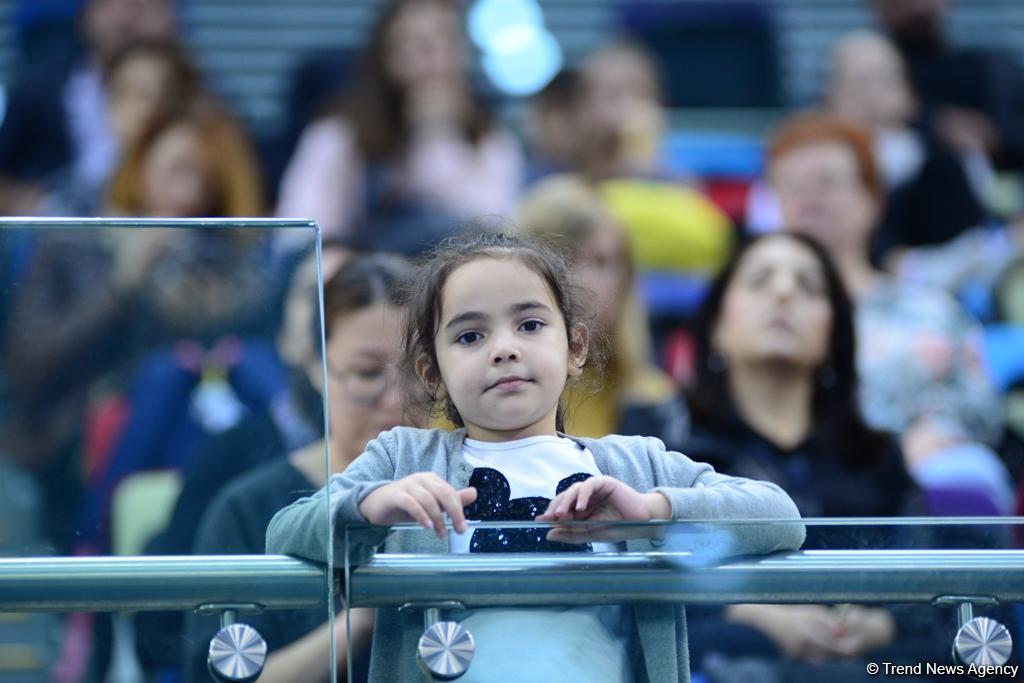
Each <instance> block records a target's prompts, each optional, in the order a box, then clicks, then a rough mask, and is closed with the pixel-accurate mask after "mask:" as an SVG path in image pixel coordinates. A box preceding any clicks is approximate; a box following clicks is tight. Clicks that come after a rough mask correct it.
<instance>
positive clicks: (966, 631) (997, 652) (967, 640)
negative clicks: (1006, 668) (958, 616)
mask: <svg viewBox="0 0 1024 683" xmlns="http://www.w3.org/2000/svg"><path fill="white" fill-rule="evenodd" d="M1012 650H1013V638H1012V637H1011V636H1010V631H1009V630H1008V629H1007V628H1006V627H1005V626H1003V625H1002V624H1000V623H999V622H998V621H996V620H995V619H989V618H988V617H975V618H973V619H971V620H970V621H968V622H967V623H966V624H964V625H963V626H961V627H960V629H959V630H958V631H957V632H956V638H955V639H954V640H953V655H954V657H956V658H957V659H959V660H960V661H961V662H963V663H964V664H974V665H975V666H1001V665H1002V664H1005V663H1006V660H1008V659H1009V658H1010V652H1011V651H1012Z"/></svg>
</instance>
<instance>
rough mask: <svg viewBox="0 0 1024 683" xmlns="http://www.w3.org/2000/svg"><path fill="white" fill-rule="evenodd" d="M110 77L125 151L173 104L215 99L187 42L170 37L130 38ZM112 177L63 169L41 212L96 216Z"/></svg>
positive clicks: (111, 111)
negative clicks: (184, 45)
mask: <svg viewBox="0 0 1024 683" xmlns="http://www.w3.org/2000/svg"><path fill="white" fill-rule="evenodd" d="M104 83H105V86H106V88H107V93H108V94H107V106H106V112H105V114H106V116H107V119H108V123H109V125H110V127H111V131H112V132H113V135H114V140H115V142H116V147H117V149H118V150H120V152H121V153H128V151H129V150H131V149H133V147H134V146H135V145H136V144H137V143H138V141H139V138H140V137H141V136H142V135H143V133H144V132H145V131H146V130H147V129H149V128H151V127H152V126H153V125H154V124H155V123H156V121H157V120H158V119H160V118H161V117H166V116H168V115H169V113H170V112H171V111H172V110H173V109H176V108H177V109H181V108H186V107H189V106H196V105H195V103H197V102H199V101H200V100H201V99H210V100H212V98H210V96H209V95H208V94H207V93H204V92H203V91H202V89H201V84H200V77H199V73H198V72H197V71H196V69H195V67H194V66H193V65H192V63H191V62H190V61H189V59H188V57H187V56H186V55H185V53H184V52H183V51H182V48H181V46H179V45H178V44H177V43H174V42H171V41H167V40H153V39H148V40H139V41H136V42H133V43H129V44H127V45H126V46H125V47H124V48H122V49H121V50H120V51H118V52H117V54H115V55H114V56H113V57H112V58H111V60H110V63H109V65H108V67H107V70H106V74H105V80H104ZM115 168H116V167H115ZM115 168H111V169H110V171H111V172H113V171H114V170H115ZM93 182H97V183H100V184H99V185H93V184H91V183H93ZM108 182H110V178H109V176H106V175H105V176H102V177H96V178H88V179H87V178H83V177H81V176H80V175H77V174H74V173H61V172H58V173H56V174H54V175H53V176H52V179H51V181H50V182H49V183H48V185H49V190H48V192H47V194H46V196H45V197H44V198H43V199H42V201H41V203H40V207H39V213H40V214H42V215H51V216H94V215H96V214H98V213H100V209H101V207H102V203H103V196H104V193H105V191H106V189H107V188H106V184H107V183H108Z"/></svg>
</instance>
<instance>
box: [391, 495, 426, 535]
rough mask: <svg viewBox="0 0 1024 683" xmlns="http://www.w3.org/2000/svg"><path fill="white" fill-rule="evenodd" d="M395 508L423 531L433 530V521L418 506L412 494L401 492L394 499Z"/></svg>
mask: <svg viewBox="0 0 1024 683" xmlns="http://www.w3.org/2000/svg"><path fill="white" fill-rule="evenodd" d="M395 504H396V505H397V507H398V508H399V509H400V510H401V511H402V512H404V513H405V514H407V515H409V519H411V520H413V521H414V522H416V523H417V524H419V525H420V526H422V527H423V528H424V529H427V530H429V531H433V530H434V526H433V521H432V520H431V519H430V515H428V514H427V511H426V510H424V509H423V506H422V505H420V504H419V501H417V500H416V499H415V498H414V497H413V496H412V494H410V493H409V492H408V491H402V492H401V493H400V494H399V495H398V496H397V497H396V499H395Z"/></svg>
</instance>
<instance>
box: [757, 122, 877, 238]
mask: <svg viewBox="0 0 1024 683" xmlns="http://www.w3.org/2000/svg"><path fill="white" fill-rule="evenodd" d="M769 176H770V179H771V183H772V186H773V187H774V188H775V192H776V193H777V195H778V198H779V208H780V210H781V213H782V221H783V225H784V226H786V228H787V229H789V230H793V231H794V232H799V233H803V234H806V235H810V236H811V237H814V238H815V239H817V240H818V241H819V242H820V243H821V244H823V245H825V246H826V247H827V248H828V249H829V251H830V252H831V253H832V254H833V256H834V257H836V258H839V257H846V256H858V255H860V256H863V257H865V258H866V256H867V244H868V239H869V237H870V235H871V231H872V230H873V229H874V226H875V221H876V220H877V218H878V211H879V206H878V202H877V200H876V199H875V197H874V196H873V195H872V194H871V192H870V191H869V190H868V189H867V187H866V186H865V185H864V182H863V181H862V180H861V176H860V171H859V167H858V164H857V158H856V156H855V155H854V153H853V150H851V149H850V148H849V147H847V146H846V145H845V144H843V143H841V142H814V143H809V144H805V145H802V146H799V147H794V148H792V149H791V150H789V151H788V152H786V153H785V154H784V155H783V156H781V157H779V158H778V159H776V160H775V161H774V163H772V166H771V168H770V169H769Z"/></svg>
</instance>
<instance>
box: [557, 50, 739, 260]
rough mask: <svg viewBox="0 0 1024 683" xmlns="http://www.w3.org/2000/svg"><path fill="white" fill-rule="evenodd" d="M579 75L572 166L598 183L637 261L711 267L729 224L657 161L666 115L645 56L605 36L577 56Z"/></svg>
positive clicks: (728, 238)
mask: <svg viewBox="0 0 1024 683" xmlns="http://www.w3.org/2000/svg"><path fill="white" fill-rule="evenodd" d="M579 78H580V80H579V88H578V90H579V95H578V97H579V101H578V104H577V109H576V112H577V113H576V119H575V127H576V134H575V137H576V142H575V144H576V148H577V151H576V167H577V169H578V170H580V171H581V172H582V173H583V174H584V175H586V176H587V177H589V178H591V179H593V180H595V181H598V182H600V185H599V187H600V192H601V196H602V198H603V200H604V201H605V203H606V205H607V206H608V209H609V210H610V211H611V213H612V215H613V216H614V217H615V218H616V219H617V220H618V221H619V222H620V223H621V225H622V226H623V228H624V229H625V231H626V233H627V235H628V236H629V242H630V248H631V249H632V253H633V258H634V261H635V263H636V265H637V267H638V268H639V269H641V270H670V271H671V270H688V271H696V272H698V273H702V274H706V273H712V272H714V271H715V270H716V269H717V268H718V267H720V266H721V264H722V263H723V262H724V261H725V259H726V257H727V255H728V252H729V248H730V246H731V244H732V226H731V225H730V223H729V219H728V218H727V217H726V216H725V214H724V213H723V212H722V211H721V210H719V209H718V207H716V206H715V205H714V204H712V203H711V202H710V201H709V200H707V199H706V198H705V197H704V196H703V195H702V194H701V193H700V192H699V191H697V190H696V189H693V188H692V187H687V186H686V184H685V183H684V180H685V179H683V178H678V177H671V176H670V174H668V173H666V172H665V170H664V169H663V167H662V166H661V159H660V150H661V144H662V138H663V137H664V134H665V126H666V115H665V111H664V109H663V107H662V102H661V98H662V95H661V85H660V78H659V74H658V71H657V66H656V64H655V63H654V61H653V60H652V59H651V57H650V55H648V54H647V52H645V51H644V50H643V48H641V47H640V46H638V45H635V44H633V43H627V42H617V43H612V44H610V45H607V46H605V47H604V48H601V49H599V50H597V51H596V52H594V53H593V54H591V55H590V56H589V57H587V58H586V59H585V60H584V62H583V64H582V66H581V67H580V76H579Z"/></svg>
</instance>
